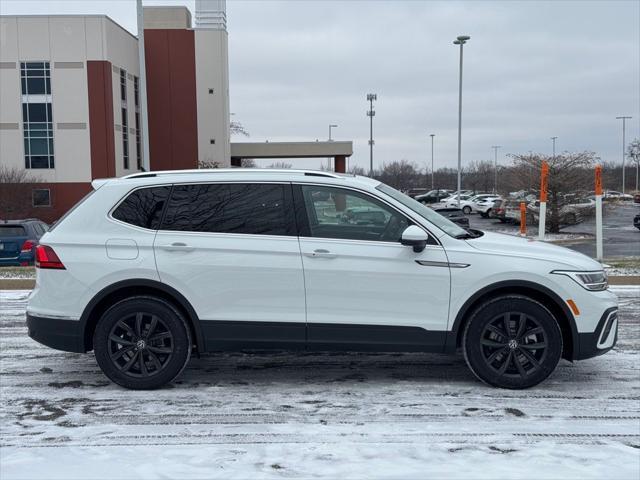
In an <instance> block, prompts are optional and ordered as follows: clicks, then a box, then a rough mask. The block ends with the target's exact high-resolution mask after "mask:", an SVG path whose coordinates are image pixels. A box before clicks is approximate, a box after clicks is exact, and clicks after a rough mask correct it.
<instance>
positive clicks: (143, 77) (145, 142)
mask: <svg viewBox="0 0 640 480" xmlns="http://www.w3.org/2000/svg"><path fill="white" fill-rule="evenodd" d="M136 6H137V9H138V61H139V65H140V67H139V68H140V76H139V77H138V78H139V79H140V80H139V81H140V85H139V88H140V117H141V120H142V128H141V132H140V136H141V137H142V168H143V169H144V170H145V171H147V172H148V171H150V170H151V163H150V156H149V117H148V116H147V71H146V66H145V65H146V62H145V57H144V12H143V9H142V0H136Z"/></svg>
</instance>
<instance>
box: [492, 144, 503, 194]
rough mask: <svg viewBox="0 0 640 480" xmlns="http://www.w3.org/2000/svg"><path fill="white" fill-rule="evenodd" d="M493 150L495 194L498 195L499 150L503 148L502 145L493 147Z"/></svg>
mask: <svg viewBox="0 0 640 480" xmlns="http://www.w3.org/2000/svg"><path fill="white" fill-rule="evenodd" d="M491 148H493V170H494V172H493V173H494V179H493V193H498V149H499V148H502V145H492V146H491Z"/></svg>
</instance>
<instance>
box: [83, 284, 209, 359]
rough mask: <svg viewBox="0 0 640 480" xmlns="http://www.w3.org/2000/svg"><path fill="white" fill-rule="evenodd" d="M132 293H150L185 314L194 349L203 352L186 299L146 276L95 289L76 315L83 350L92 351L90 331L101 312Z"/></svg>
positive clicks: (133, 294) (194, 317) (198, 327)
mask: <svg viewBox="0 0 640 480" xmlns="http://www.w3.org/2000/svg"><path fill="white" fill-rule="evenodd" d="M135 295H151V296H156V297H159V298H162V299H163V300H166V301H168V302H170V303H172V304H173V305H174V306H175V307H176V308H177V309H178V310H179V311H180V312H181V313H182V314H183V315H184V317H185V320H186V321H187V324H188V325H189V329H190V331H191V338H193V340H194V343H195V345H196V347H197V351H198V352H203V351H204V338H203V336H202V331H201V328H200V321H199V319H198V316H197V314H196V311H195V310H194V309H193V307H192V306H191V304H190V303H189V301H188V300H187V299H186V298H185V297H184V296H183V295H182V294H181V293H180V292H178V291H177V290H175V289H174V288H172V287H170V286H168V285H166V284H164V283H161V282H158V281H155V280H150V279H145V278H139V279H129V280H123V281H121V282H116V283H114V284H112V285H109V286H108V287H105V288H103V289H102V290H100V292H98V293H97V294H96V295H95V296H94V297H93V298H92V299H91V301H90V302H89V303H88V304H87V306H86V307H85V309H84V311H83V312H82V316H81V317H80V328H81V331H82V335H83V345H84V349H85V351H90V350H93V332H94V331H95V329H96V325H97V324H98V321H99V320H100V317H101V316H102V314H103V313H104V312H105V311H106V310H107V309H108V308H109V307H110V306H111V305H113V304H114V303H115V302H117V301H119V300H123V299H125V298H127V297H131V296H135Z"/></svg>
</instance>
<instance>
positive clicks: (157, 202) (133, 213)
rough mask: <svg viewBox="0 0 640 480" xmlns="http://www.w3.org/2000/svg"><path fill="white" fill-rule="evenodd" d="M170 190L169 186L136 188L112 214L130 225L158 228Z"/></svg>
mask: <svg viewBox="0 0 640 480" xmlns="http://www.w3.org/2000/svg"><path fill="white" fill-rule="evenodd" d="M170 191H171V188H170V187H168V186H166V187H149V188H139V189H138V190H134V191H133V192H131V193H130V194H129V195H127V197H126V198H125V199H124V200H123V201H122V202H121V203H120V204H119V205H118V206H117V207H116V209H115V210H114V211H113V213H112V214H111V216H112V217H113V218H115V219H116V220H120V221H121V222H124V223H128V224H129V225H134V226H136V227H142V228H148V229H151V230H157V229H158V227H159V226H160V221H161V220H162V213H163V212H164V208H165V206H166V204H167V200H168V198H169V192H170Z"/></svg>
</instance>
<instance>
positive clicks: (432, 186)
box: [429, 133, 436, 190]
mask: <svg viewBox="0 0 640 480" xmlns="http://www.w3.org/2000/svg"><path fill="white" fill-rule="evenodd" d="M429 136H430V137H431V190H433V189H434V188H435V186H434V185H435V182H434V181H433V178H434V177H433V137H435V136H436V134H435V133H431V134H429Z"/></svg>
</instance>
